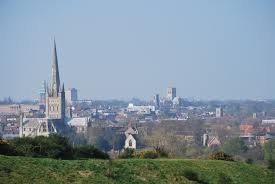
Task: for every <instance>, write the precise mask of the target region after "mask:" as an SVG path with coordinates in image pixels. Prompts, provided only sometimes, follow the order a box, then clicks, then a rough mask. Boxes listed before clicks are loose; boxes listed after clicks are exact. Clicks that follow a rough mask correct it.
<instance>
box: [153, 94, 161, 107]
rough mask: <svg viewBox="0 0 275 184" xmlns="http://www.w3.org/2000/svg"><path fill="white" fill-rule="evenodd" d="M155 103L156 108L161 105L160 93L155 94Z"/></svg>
mask: <svg viewBox="0 0 275 184" xmlns="http://www.w3.org/2000/svg"><path fill="white" fill-rule="evenodd" d="M154 105H155V107H156V108H159V107H160V100H159V94H155V95H154Z"/></svg>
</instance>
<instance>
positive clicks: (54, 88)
mask: <svg viewBox="0 0 275 184" xmlns="http://www.w3.org/2000/svg"><path fill="white" fill-rule="evenodd" d="M59 89H60V78H59V70H58V60H57V52H56V44H55V40H54V50H53V64H52V82H51V95H52V96H53V97H57V96H58V93H59Z"/></svg>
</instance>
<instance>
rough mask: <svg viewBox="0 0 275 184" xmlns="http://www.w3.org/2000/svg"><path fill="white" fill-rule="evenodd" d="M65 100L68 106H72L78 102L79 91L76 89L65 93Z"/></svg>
mask: <svg viewBox="0 0 275 184" xmlns="http://www.w3.org/2000/svg"><path fill="white" fill-rule="evenodd" d="M65 99H66V102H67V103H68V104H72V103H73V102H75V101H77V99H78V97H77V90H76V89H75V88H69V89H67V90H66V91H65Z"/></svg>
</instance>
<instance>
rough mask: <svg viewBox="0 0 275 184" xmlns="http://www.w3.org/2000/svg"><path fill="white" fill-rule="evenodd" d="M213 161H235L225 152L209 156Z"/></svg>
mask: <svg viewBox="0 0 275 184" xmlns="http://www.w3.org/2000/svg"><path fill="white" fill-rule="evenodd" d="M209 159H211V160H225V161H234V158H233V156H231V155H228V154H226V153H224V152H223V151H219V152H215V153H213V154H211V155H210V156H209Z"/></svg>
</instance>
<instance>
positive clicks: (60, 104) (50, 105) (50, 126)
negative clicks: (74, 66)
mask: <svg viewBox="0 0 275 184" xmlns="http://www.w3.org/2000/svg"><path fill="white" fill-rule="evenodd" d="M51 77H52V79H51V83H50V85H49V86H48V87H47V90H46V99H45V102H46V111H45V118H24V117H23V116H22V117H21V121H20V133H19V136H20V137H27V136H30V137H34V136H39V135H43V136H49V135H50V134H52V133H64V132H65V131H66V128H67V125H66V123H65V109H66V107H65V89H64V84H63V85H62V87H61V85H60V77H59V68H58V60H57V51H56V44H55V41H54V49H53V63H52V74H51Z"/></svg>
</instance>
